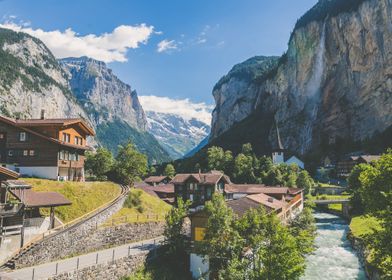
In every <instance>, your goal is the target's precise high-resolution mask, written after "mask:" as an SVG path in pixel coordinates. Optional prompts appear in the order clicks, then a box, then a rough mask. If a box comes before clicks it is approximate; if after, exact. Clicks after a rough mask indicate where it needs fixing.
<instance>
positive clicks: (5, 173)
mask: <svg viewBox="0 0 392 280" xmlns="http://www.w3.org/2000/svg"><path fill="white" fill-rule="evenodd" d="M18 178H19V173H17V172H15V171H12V170H10V169H8V168H5V167H2V166H0V179H3V180H4V179H5V180H8V179H18Z"/></svg>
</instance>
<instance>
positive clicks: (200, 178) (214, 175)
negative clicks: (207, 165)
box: [171, 170, 231, 185]
mask: <svg viewBox="0 0 392 280" xmlns="http://www.w3.org/2000/svg"><path fill="white" fill-rule="evenodd" d="M189 178H193V179H195V180H196V181H197V182H198V183H199V184H205V185H214V184H216V183H218V182H219V180H220V179H222V178H223V179H224V181H225V182H226V183H231V182H230V178H229V177H228V176H227V175H224V174H223V173H222V172H219V171H215V170H214V171H211V172H208V173H189V174H177V175H176V176H174V178H173V179H172V180H171V183H173V184H183V183H185V182H186V181H187V180H188V179H189Z"/></svg>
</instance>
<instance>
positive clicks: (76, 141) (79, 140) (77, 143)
mask: <svg viewBox="0 0 392 280" xmlns="http://www.w3.org/2000/svg"><path fill="white" fill-rule="evenodd" d="M74 141H75V145H83V138H82V137H79V136H75V139H74Z"/></svg>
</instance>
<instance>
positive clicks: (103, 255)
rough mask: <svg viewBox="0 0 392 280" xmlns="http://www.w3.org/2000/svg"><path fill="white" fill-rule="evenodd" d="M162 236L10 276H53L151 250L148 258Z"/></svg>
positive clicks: (12, 273)
mask: <svg viewBox="0 0 392 280" xmlns="http://www.w3.org/2000/svg"><path fill="white" fill-rule="evenodd" d="M162 242H163V237H159V238H154V239H150V240H145V241H141V242H137V243H133V244H127V245H122V246H119V247H115V248H111V249H106V250H103V251H99V252H94V253H89V254H86V255H82V256H78V257H73V258H69V259H65V260H60V261H58V262H53V263H47V264H43V265H39V266H36V267H33V268H24V269H20V270H16V271H13V272H11V273H10V274H9V275H7V276H10V277H11V278H16V279H26V280H27V279H32V280H34V279H42V278H49V277H54V276H56V275H59V274H62V273H70V272H73V271H77V270H80V269H84V268H88V267H92V266H95V265H98V264H109V263H111V262H113V263H114V262H115V261H116V260H119V259H122V258H125V257H130V256H133V255H138V254H141V253H148V252H151V254H150V255H151V256H150V258H154V257H155V256H157V248H158V247H159V246H160V245H161V244H162Z"/></svg>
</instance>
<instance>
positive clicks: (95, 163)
mask: <svg viewBox="0 0 392 280" xmlns="http://www.w3.org/2000/svg"><path fill="white" fill-rule="evenodd" d="M113 165H114V159H113V155H112V153H111V152H110V151H109V150H108V149H105V148H102V147H99V148H98V149H97V151H96V153H91V152H88V153H87V154H86V162H85V168H86V170H88V171H89V172H91V173H93V174H94V175H95V176H96V178H97V180H99V181H104V180H106V179H107V178H106V174H107V173H108V172H109V171H110V170H111V169H112V168H113Z"/></svg>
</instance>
